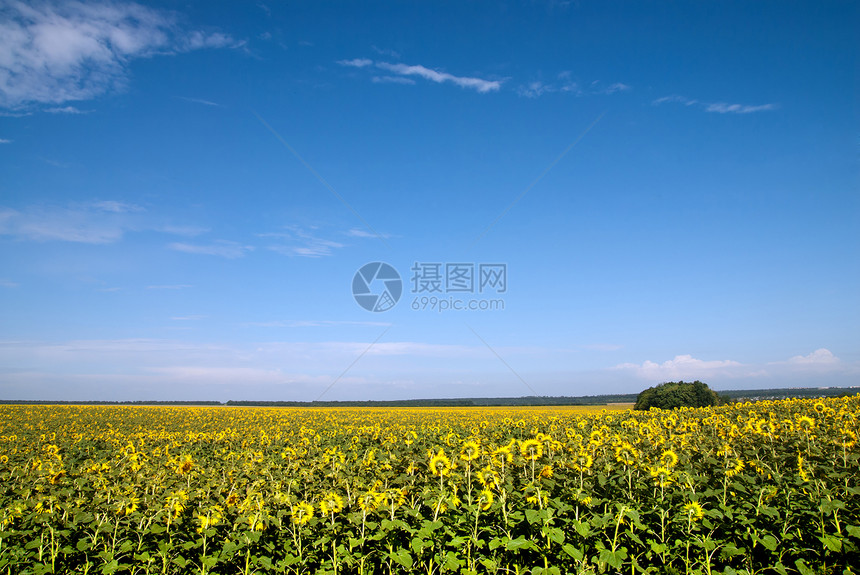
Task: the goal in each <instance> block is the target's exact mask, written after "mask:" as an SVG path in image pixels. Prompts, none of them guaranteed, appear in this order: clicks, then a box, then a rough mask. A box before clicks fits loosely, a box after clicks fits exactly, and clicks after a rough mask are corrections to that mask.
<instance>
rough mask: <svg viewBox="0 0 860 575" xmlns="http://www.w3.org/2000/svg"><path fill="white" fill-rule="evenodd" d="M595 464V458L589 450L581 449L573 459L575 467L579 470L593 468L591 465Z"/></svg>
mask: <svg viewBox="0 0 860 575" xmlns="http://www.w3.org/2000/svg"><path fill="white" fill-rule="evenodd" d="M593 464H594V458H593V457H591V454H590V453H589V452H587V451H584V450H580V451H579V453H577V454H576V457H575V458H574V460H573V468H574V469H575V470H577V471H585V470H587V469H591V466H592V465H593Z"/></svg>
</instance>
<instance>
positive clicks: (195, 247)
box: [168, 240, 254, 259]
mask: <svg viewBox="0 0 860 575" xmlns="http://www.w3.org/2000/svg"><path fill="white" fill-rule="evenodd" d="M168 247H169V248H170V249H172V250H176V251H178V252H184V253H187V254H199V255H206V256H220V257H222V258H227V259H235V258H241V257H243V256H244V255H245V254H246V253H248V252H249V251H252V250H253V249H254V248H253V246H244V245H242V244H240V243H237V242H233V241H230V240H215V241H214V242H212V243H211V244H187V243H182V242H174V243H172V244H170V245H169V246H168Z"/></svg>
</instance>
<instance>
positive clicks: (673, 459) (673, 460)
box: [660, 449, 678, 469]
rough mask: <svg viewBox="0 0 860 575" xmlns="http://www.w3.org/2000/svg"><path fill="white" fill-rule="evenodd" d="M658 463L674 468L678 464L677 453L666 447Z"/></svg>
mask: <svg viewBox="0 0 860 575" xmlns="http://www.w3.org/2000/svg"><path fill="white" fill-rule="evenodd" d="M660 465H662V466H663V467H668V468H669V469H672V468H674V467H675V466H676V465H678V454H677V453H675V452H674V451H672V450H671V449H667V450H666V451H664V452H663V455H661V456H660Z"/></svg>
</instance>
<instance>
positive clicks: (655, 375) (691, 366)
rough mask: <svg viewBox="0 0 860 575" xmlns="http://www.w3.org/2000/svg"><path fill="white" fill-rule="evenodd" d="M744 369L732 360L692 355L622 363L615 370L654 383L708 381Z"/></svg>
mask: <svg viewBox="0 0 860 575" xmlns="http://www.w3.org/2000/svg"><path fill="white" fill-rule="evenodd" d="M738 367H742V364H741V363H739V362H737V361H733V360H730V359H725V360H703V359H697V358H695V357H693V356H692V355H676V356H675V358H674V359H670V360H667V361H664V362H663V363H655V362H653V361H647V360H646V361H645V362H643V363H642V364H635V363H622V364H620V365H617V366H615V369H621V370H630V371H632V372H634V373H635V374H636V375H638V376H639V377H642V378H644V379H649V380H652V381H669V380H675V379H706V378H708V377H712V376H713V375H714V374H721V375H728V374H730V373H731V371H730V370H732V369H735V368H738Z"/></svg>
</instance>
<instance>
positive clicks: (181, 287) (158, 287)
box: [146, 284, 194, 290]
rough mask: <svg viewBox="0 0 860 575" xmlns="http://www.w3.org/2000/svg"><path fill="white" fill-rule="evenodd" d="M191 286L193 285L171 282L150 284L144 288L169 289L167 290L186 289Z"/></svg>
mask: <svg viewBox="0 0 860 575" xmlns="http://www.w3.org/2000/svg"><path fill="white" fill-rule="evenodd" d="M191 287H194V286H192V285H188V284H173V285H151V286H146V289H169V290H173V289H188V288H191Z"/></svg>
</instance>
